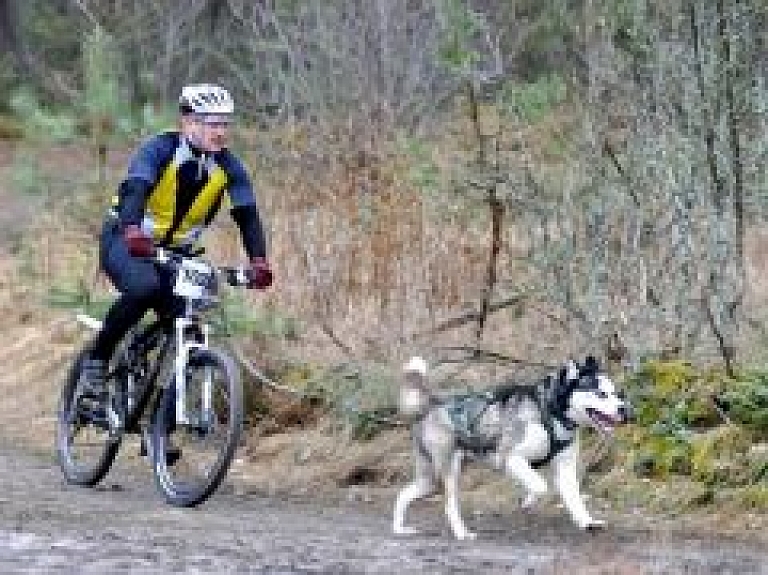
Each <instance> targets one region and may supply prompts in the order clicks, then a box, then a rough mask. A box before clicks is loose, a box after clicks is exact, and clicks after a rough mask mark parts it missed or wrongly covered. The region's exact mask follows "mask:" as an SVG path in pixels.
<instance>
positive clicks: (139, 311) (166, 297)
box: [91, 221, 177, 361]
mask: <svg viewBox="0 0 768 575" xmlns="http://www.w3.org/2000/svg"><path fill="white" fill-rule="evenodd" d="M99 247H100V249H99V258H100V262H101V267H102V269H103V270H104V271H105V272H106V274H107V276H108V277H109V279H110V280H111V281H112V284H113V285H114V286H115V288H116V289H117V290H119V291H120V296H119V297H118V299H117V301H115V303H114V304H112V307H111V308H110V309H109V311H108V312H107V315H106V317H105V318H104V325H103V327H102V329H101V331H100V332H99V333H98V334H97V335H96V338H95V339H94V341H93V344H92V349H91V354H92V356H93V357H94V358H97V359H103V360H105V361H108V360H109V359H110V358H111V357H112V354H113V353H114V351H115V348H116V347H117V344H118V343H120V340H121V339H123V337H124V336H125V334H126V333H128V330H130V329H131V328H132V327H133V326H134V325H136V324H137V323H138V322H139V321H140V320H141V318H142V317H144V314H145V313H147V312H148V311H149V310H150V309H153V310H154V311H155V313H156V314H158V315H160V316H166V315H168V314H170V313H172V311H173V309H174V306H176V305H177V299H176V298H175V296H174V295H173V292H172V284H171V281H172V279H173V278H171V277H170V275H169V274H168V273H166V272H164V270H162V269H160V268H158V267H157V266H156V265H155V264H154V263H152V261H150V260H146V259H141V258H135V257H133V256H131V255H130V254H129V253H128V247H127V246H126V245H125V242H124V241H123V238H122V235H121V234H120V232H119V228H118V224H117V222H116V221H107V223H105V225H104V228H103V230H102V233H101V242H100V246H99Z"/></svg>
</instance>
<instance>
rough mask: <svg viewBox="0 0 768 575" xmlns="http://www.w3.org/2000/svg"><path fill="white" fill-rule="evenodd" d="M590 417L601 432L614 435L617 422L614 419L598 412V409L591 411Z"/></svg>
mask: <svg viewBox="0 0 768 575" xmlns="http://www.w3.org/2000/svg"><path fill="white" fill-rule="evenodd" d="M589 416H590V417H591V418H592V421H594V422H595V423H596V424H597V427H598V428H599V429H600V431H603V432H604V433H613V428H614V426H615V424H616V422H615V421H614V419H613V418H612V417H610V416H608V415H606V414H604V413H602V412H600V411H597V410H596V409H595V410H592V411H590V414H589Z"/></svg>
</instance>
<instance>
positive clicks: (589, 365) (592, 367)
mask: <svg viewBox="0 0 768 575" xmlns="http://www.w3.org/2000/svg"><path fill="white" fill-rule="evenodd" d="M599 370H600V365H599V364H598V363H597V359H596V358H595V356H594V355H588V356H587V357H586V359H585V360H584V365H582V366H581V369H580V370H579V374H580V375H597V372H598V371H599Z"/></svg>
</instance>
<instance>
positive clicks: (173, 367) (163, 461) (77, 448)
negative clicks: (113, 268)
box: [56, 249, 248, 507]
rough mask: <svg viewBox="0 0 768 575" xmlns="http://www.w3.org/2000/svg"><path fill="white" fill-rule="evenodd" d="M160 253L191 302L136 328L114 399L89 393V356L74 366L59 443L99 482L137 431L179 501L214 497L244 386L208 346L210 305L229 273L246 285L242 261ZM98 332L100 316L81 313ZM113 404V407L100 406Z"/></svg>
mask: <svg viewBox="0 0 768 575" xmlns="http://www.w3.org/2000/svg"><path fill="white" fill-rule="evenodd" d="M153 261H154V262H155V264H156V265H158V266H161V267H163V268H165V271H167V272H169V273H171V274H172V277H173V278H174V279H173V293H174V295H175V296H177V299H178V301H179V302H180V303H181V304H182V305H180V308H181V307H183V311H182V310H181V309H179V310H178V312H176V313H173V314H170V315H169V316H159V317H155V318H154V319H152V320H151V321H149V322H148V323H145V324H139V326H137V327H134V328H133V329H132V330H131V331H130V332H129V333H128V334H127V335H126V337H125V338H124V339H123V341H122V342H121V343H120V345H118V347H117V350H116V351H115V353H114V355H113V356H112V359H111V360H110V362H109V365H108V368H107V392H108V394H107V395H108V398H107V400H106V402H97V404H96V405H94V402H93V401H90V400H89V398H88V395H87V394H84V389H85V385H84V383H85V382H84V379H83V377H82V369H81V366H82V362H83V360H84V359H85V358H86V357H87V354H88V352H89V345H86V346H85V348H84V349H83V350H82V351H80V353H79V354H78V355H77V357H76V359H75V361H74V362H73V365H72V366H71V368H70V371H69V373H68V376H67V379H66V381H65V384H64V386H63V389H62V392H61V397H60V399H59V406H58V418H57V427H56V451H57V457H58V462H59V465H60V467H61V469H62V471H63V473H64V477H65V478H66V480H67V481H68V482H69V483H72V484H75V485H80V486H87V487H91V486H94V485H96V484H97V483H99V482H100V481H101V480H102V479H103V478H104V477H105V476H106V474H107V473H108V472H109V470H110V468H111V466H112V464H113V462H114V460H115V457H116V456H117V453H118V450H119V448H120V445H121V443H122V441H123V439H124V438H125V436H126V435H129V434H138V435H139V436H140V439H141V445H142V452H143V453H144V454H146V455H148V456H149V457H150V459H151V463H152V469H153V473H154V476H155V480H156V485H157V487H158V489H159V490H160V491H161V493H162V494H163V495H164V497H165V500H166V501H167V502H168V503H169V504H171V505H174V506H179V507H192V506H195V505H198V504H200V503H202V502H203V501H205V500H206V499H207V498H208V497H210V496H211V495H212V494H213V492H214V491H215V490H216V488H217V487H218V486H219V485H220V483H221V481H222V480H223V478H224V476H225V475H226V473H227V470H228V469H229V466H230V463H231V461H232V458H233V457H234V454H235V450H236V448H237V445H238V442H239V440H240V435H241V433H242V426H243V391H242V384H241V381H240V377H239V373H238V370H237V369H236V367H235V364H234V361H233V360H232V359H231V357H230V356H229V355H228V354H226V353H225V352H223V351H221V350H218V349H216V348H214V347H211V346H210V345H209V338H210V335H211V325H210V323H208V321H207V319H206V315H207V313H206V312H209V311H210V310H212V309H214V308H215V307H216V306H217V305H218V304H219V303H220V299H219V288H220V284H221V283H222V280H223V281H224V282H226V283H227V284H229V285H231V286H245V285H247V283H248V277H247V274H246V272H245V270H244V269H243V268H235V267H216V266H214V265H212V264H211V263H210V262H208V261H207V260H204V259H202V258H201V257H200V254H190V253H183V252H175V251H170V250H164V249H158V251H157V253H156V254H155V256H154V258H153ZM78 320H79V321H80V322H81V323H82V324H84V325H85V326H87V327H89V328H91V329H93V330H97V329H99V328H100V327H101V322H100V321H99V320H96V319H94V318H92V317H89V316H87V315H83V314H81V315H78ZM102 403H105V404H104V405H101V404H102Z"/></svg>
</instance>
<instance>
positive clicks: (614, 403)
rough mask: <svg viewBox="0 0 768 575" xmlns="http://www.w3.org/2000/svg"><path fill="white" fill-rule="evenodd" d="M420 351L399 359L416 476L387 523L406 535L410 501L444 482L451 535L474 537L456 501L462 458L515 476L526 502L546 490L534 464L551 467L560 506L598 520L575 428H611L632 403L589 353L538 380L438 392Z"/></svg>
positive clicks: (586, 525) (587, 521)
mask: <svg viewBox="0 0 768 575" xmlns="http://www.w3.org/2000/svg"><path fill="white" fill-rule="evenodd" d="M427 371H428V366H427V363H426V361H424V359H422V358H420V357H414V358H412V359H411V360H410V361H409V362H408V363H407V364H406V365H405V366H404V378H403V384H402V386H401V390H400V411H401V413H403V414H404V415H405V416H407V417H409V418H410V419H411V430H412V434H413V443H414V457H415V478H414V481H413V482H412V483H411V484H409V485H407V486H406V487H404V488H403V489H402V490H401V491H400V493H399V494H398V496H397V501H396V502H395V508H394V522H393V530H394V532H395V533H396V534H401V535H408V534H413V533H415V531H414V530H413V529H412V528H409V527H406V525H405V514H406V510H407V509H408V506H409V505H410V504H411V503H412V502H413V501H415V500H417V499H420V498H423V497H427V496H429V495H431V494H433V493H435V492H436V491H437V489H438V487H439V486H440V484H441V483H442V485H443V487H444V490H445V514H446V516H447V517H448V521H449V523H450V526H451V530H452V531H453V534H454V535H455V536H456V538H457V539H474V538H475V534H474V533H472V532H471V531H469V530H468V529H467V527H466V525H465V524H464V521H463V519H462V517H461V512H460V508H459V476H460V474H461V468H462V462H463V461H464V459H470V458H471V459H478V460H481V461H484V462H486V463H488V464H490V465H491V466H492V467H494V468H495V469H497V470H501V471H503V472H504V473H505V474H506V475H508V476H510V477H512V478H514V479H516V480H517V481H518V482H520V483H521V484H522V485H523V487H524V488H525V490H526V491H527V494H526V496H525V498H524V500H523V502H522V506H523V508H525V509H528V508H530V507H531V506H532V505H533V504H534V503H535V502H536V500H537V498H538V497H540V496H541V495H543V494H544V493H546V492H547V482H546V481H545V480H544V478H543V477H542V476H541V475H540V474H539V473H538V471H537V469H538V468H539V467H542V466H544V465H547V464H550V463H551V464H552V466H553V468H554V483H555V488H556V489H557V491H558V493H559V494H560V497H561V498H562V501H563V503H564V505H565V508H566V509H567V510H568V513H569V514H570V516H571V518H572V519H573V521H574V522H575V523H576V525H578V526H579V527H580V528H581V529H590V530H591V529H597V528H600V527H601V526H602V525H603V524H604V523H603V522H602V521H600V520H598V519H594V518H593V517H592V516H591V515H590V513H589V511H587V508H586V505H585V504H584V499H583V498H582V495H581V492H580V485H579V473H580V471H581V470H580V463H581V462H580V455H579V443H578V440H579V433H578V431H579V428H580V427H587V426H588V427H592V428H595V429H597V430H598V431H600V432H602V433H610V432H611V431H612V430H613V427H614V426H615V425H617V424H620V423H624V422H626V421H628V420H629V418H630V406H629V404H628V403H627V402H626V401H625V400H624V398H623V396H622V395H621V394H620V393H619V392H618V391H617V390H616V387H615V385H614V383H613V381H612V380H611V379H610V378H609V377H608V376H606V375H604V374H603V373H601V371H600V367H599V365H598V362H597V361H596V360H595V358H593V357H591V356H590V357H587V358H586V361H585V362H584V363H583V364H582V365H578V364H576V363H575V362H573V361H569V362H568V363H567V364H566V365H565V366H563V368H561V369H560V372H559V373H558V374H557V375H556V376H551V377H548V378H547V380H546V381H545V382H543V383H542V384H540V385H528V386H522V385H514V384H507V385H502V386H499V387H496V388H494V389H492V390H491V391H488V392H485V393H476V394H467V395H463V396H453V397H448V398H439V397H437V396H436V395H435V394H434V393H433V392H432V391H431V390H430V388H429V385H428V383H427Z"/></svg>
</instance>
